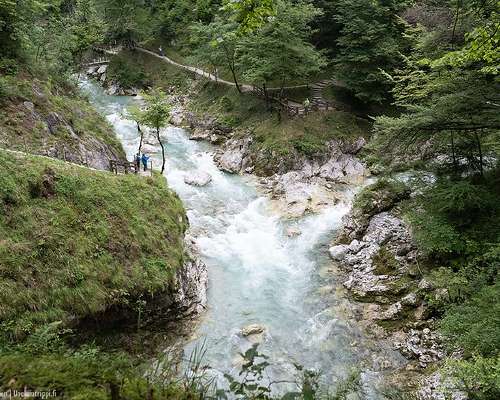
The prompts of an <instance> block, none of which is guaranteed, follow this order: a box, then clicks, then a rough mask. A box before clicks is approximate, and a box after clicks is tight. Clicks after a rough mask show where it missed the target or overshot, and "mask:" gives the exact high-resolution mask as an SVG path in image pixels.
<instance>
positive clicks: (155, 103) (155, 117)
mask: <svg viewBox="0 0 500 400" xmlns="http://www.w3.org/2000/svg"><path fill="white" fill-rule="evenodd" d="M143 97H144V103H145V106H144V109H143V110H142V112H141V114H140V115H137V114H136V117H135V118H137V119H139V120H140V122H142V124H143V125H146V126H147V127H149V128H152V129H154V130H155V131H156V139H157V140H158V143H159V144H160V146H161V156H162V164H161V173H162V174H163V172H164V171H165V146H164V144H163V141H162V139H161V136H160V129H161V128H164V127H165V126H166V125H167V123H168V120H169V118H170V104H169V103H168V101H167V96H166V94H165V93H164V92H163V91H162V90H160V89H155V90H152V91H151V92H149V93H144V94H143ZM137 119H136V120H137Z"/></svg>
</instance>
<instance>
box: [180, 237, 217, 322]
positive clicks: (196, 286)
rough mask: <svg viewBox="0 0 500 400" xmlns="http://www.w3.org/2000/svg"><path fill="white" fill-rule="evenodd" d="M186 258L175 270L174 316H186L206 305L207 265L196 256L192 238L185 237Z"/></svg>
mask: <svg viewBox="0 0 500 400" xmlns="http://www.w3.org/2000/svg"><path fill="white" fill-rule="evenodd" d="M185 243H186V246H185V253H186V255H187V260H186V261H185V262H184V264H183V267H182V268H181V269H180V270H179V271H177V274H176V276H175V284H174V297H173V308H174V309H175V312H176V316H178V317H188V316H191V315H195V314H198V313H200V312H202V311H203V310H205V308H206V305H207V285H208V273H207V267H206V265H205V264H204V263H203V261H202V260H201V258H200V257H199V256H198V249H197V248H196V245H195V242H194V239H193V238H191V237H190V236H187V237H186V239H185Z"/></svg>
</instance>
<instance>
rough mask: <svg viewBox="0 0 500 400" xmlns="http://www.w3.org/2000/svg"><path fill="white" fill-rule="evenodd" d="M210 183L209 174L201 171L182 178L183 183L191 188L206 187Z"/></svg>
mask: <svg viewBox="0 0 500 400" xmlns="http://www.w3.org/2000/svg"><path fill="white" fill-rule="evenodd" d="M211 181H212V177H211V176H210V174H208V173H206V172H203V171H194V172H190V173H188V174H187V175H185V176H184V182H185V183H186V184H188V185H192V186H206V185H208V184H209V183H210V182H211Z"/></svg>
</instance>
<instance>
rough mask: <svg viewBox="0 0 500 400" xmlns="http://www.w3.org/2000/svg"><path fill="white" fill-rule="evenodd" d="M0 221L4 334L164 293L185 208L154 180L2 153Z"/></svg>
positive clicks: (176, 258)
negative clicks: (159, 292)
mask: <svg viewBox="0 0 500 400" xmlns="http://www.w3.org/2000/svg"><path fill="white" fill-rule="evenodd" d="M44 180H45V182H44ZM0 215H1V218H0V238H1V240H0V286H1V287H2V291H1V292H0V321H1V322H2V324H1V328H2V330H3V331H4V333H7V334H8V335H9V336H11V337H16V338H19V337H22V336H24V335H25V334H28V333H31V332H32V331H33V330H35V329H36V328H37V327H38V326H40V325H42V324H44V323H47V322H53V321H59V320H60V321H63V322H64V324H71V323H72V322H73V321H74V320H75V319H78V318H82V317H85V316H90V315H95V314H97V313H99V312H102V311H104V310H106V309H108V308H109V307H111V306H112V305H116V304H127V302H128V301H129V300H133V299H135V298H137V297H139V296H141V295H144V296H147V295H148V294H153V293H155V292H158V291H162V290H164V289H167V288H168V285H169V284H170V282H171V279H170V278H171V277H172V275H173V273H174V272H175V270H176V269H177V268H179V266H180V265H181V263H182V262H183V236H184V232H185V229H186V227H187V221H186V217H185V213H184V209H183V206H182V203H181V202H180V200H179V199H178V198H177V196H176V195H175V194H174V193H173V192H171V191H170V190H169V189H168V187H167V185H166V182H165V181H164V179H163V178H162V177H159V176H158V177H153V178H142V177H137V176H133V175H128V176H125V175H122V176H114V175H111V174H109V173H106V172H96V171H92V170H88V169H85V168H80V167H77V166H71V165H68V164H65V163H62V162H59V161H52V160H49V159H45V158H42V157H24V156H17V155H13V154H12V153H8V152H4V151H0Z"/></svg>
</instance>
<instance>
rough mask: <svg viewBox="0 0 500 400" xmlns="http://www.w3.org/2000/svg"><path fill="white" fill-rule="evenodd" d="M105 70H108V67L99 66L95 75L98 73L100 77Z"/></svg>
mask: <svg viewBox="0 0 500 400" xmlns="http://www.w3.org/2000/svg"><path fill="white" fill-rule="evenodd" d="M107 70H108V66H107V65H101V66H100V67H99V68H98V69H97V73H98V74H99V75H101V74H105V73H106V71H107Z"/></svg>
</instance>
